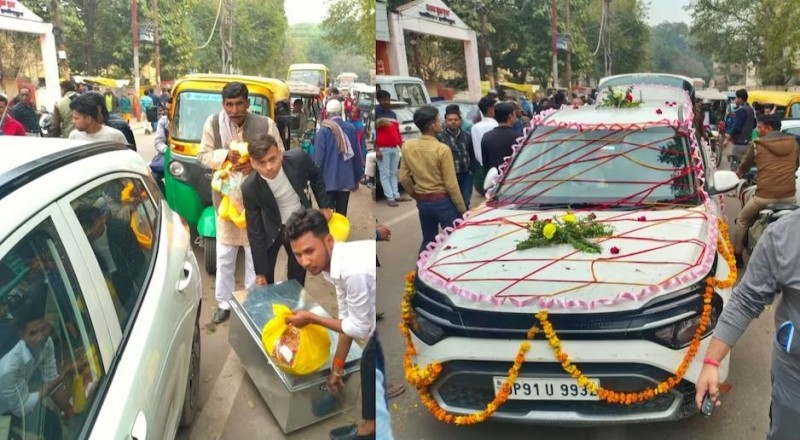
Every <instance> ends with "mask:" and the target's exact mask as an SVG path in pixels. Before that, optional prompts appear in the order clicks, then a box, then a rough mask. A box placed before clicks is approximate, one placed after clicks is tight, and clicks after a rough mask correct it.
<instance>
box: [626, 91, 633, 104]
mask: <svg viewBox="0 0 800 440" xmlns="http://www.w3.org/2000/svg"><path fill="white" fill-rule="evenodd" d="M625 100H626V101H628V102H633V95H631V94H630V93H627V94H625Z"/></svg>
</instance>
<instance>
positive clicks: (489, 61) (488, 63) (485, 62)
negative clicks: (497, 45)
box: [483, 57, 492, 66]
mask: <svg viewBox="0 0 800 440" xmlns="http://www.w3.org/2000/svg"><path fill="white" fill-rule="evenodd" d="M483 62H484V64H486V65H487V66H491V65H492V57H486V58H484V59H483Z"/></svg>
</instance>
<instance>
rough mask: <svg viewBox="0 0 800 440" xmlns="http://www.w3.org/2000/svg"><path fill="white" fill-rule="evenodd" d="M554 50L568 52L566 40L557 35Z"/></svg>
mask: <svg viewBox="0 0 800 440" xmlns="http://www.w3.org/2000/svg"><path fill="white" fill-rule="evenodd" d="M556 49H558V50H568V44H567V38H566V37H562V36H561V35H559V36H558V37H556Z"/></svg>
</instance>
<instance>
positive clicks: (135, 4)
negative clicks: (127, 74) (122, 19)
mask: <svg viewBox="0 0 800 440" xmlns="http://www.w3.org/2000/svg"><path fill="white" fill-rule="evenodd" d="M131 29H132V32H133V72H134V80H133V87H134V88H135V89H136V91H135V92H134V94H133V102H132V103H131V104H132V106H133V110H134V114H136V115H137V116H138V117H139V119H141V117H142V116H141V115H142V113H141V112H142V109H141V107H139V87H140V84H141V80H140V78H139V76H140V75H141V72H139V1H138V0H131Z"/></svg>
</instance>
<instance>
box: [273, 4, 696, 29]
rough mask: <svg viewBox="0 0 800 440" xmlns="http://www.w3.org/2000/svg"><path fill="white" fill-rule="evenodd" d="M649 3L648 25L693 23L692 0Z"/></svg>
mask: <svg viewBox="0 0 800 440" xmlns="http://www.w3.org/2000/svg"><path fill="white" fill-rule="evenodd" d="M649 2H650V11H649V13H648V19H647V23H648V24H650V25H655V24H659V23H662V22H665V21H670V22H675V21H682V22H685V23H687V24H689V23H690V22H691V16H689V13H688V12H687V11H685V10H684V9H683V8H684V7H685V6H686V5H688V4H689V3H691V0H649ZM287 3H288V2H287Z"/></svg>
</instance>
